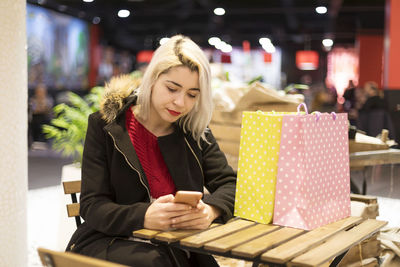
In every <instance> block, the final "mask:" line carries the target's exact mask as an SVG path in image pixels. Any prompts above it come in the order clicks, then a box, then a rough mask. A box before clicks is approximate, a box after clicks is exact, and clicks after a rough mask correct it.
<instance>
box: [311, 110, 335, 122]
mask: <svg viewBox="0 0 400 267" xmlns="http://www.w3.org/2000/svg"><path fill="white" fill-rule="evenodd" d="M311 114H315V115H316V116H317V117H316V118H315V121H316V122H318V121H319V118H320V117H321V112H319V111H314V112H313V113H311ZM331 115H332V119H333V120H336V117H337V116H336V113H335V112H333V111H332V112H331Z"/></svg>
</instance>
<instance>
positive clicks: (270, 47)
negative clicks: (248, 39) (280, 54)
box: [262, 43, 276, 54]
mask: <svg viewBox="0 0 400 267" xmlns="http://www.w3.org/2000/svg"><path fill="white" fill-rule="evenodd" d="M262 47H263V48H264V50H265V51H266V52H267V53H270V54H273V53H275V51H276V48H275V46H274V45H273V44H272V43H268V44H263V45H262Z"/></svg>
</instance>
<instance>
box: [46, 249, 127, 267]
mask: <svg viewBox="0 0 400 267" xmlns="http://www.w3.org/2000/svg"><path fill="white" fill-rule="evenodd" d="M38 253H39V257H40V260H41V261H42V264H43V266H45V267H126V265H121V264H117V263H112V262H109V261H104V260H99V259H96V258H91V257H87V256H83V255H79V254H76V253H72V252H58V251H54V250H50V249H45V248H38Z"/></svg>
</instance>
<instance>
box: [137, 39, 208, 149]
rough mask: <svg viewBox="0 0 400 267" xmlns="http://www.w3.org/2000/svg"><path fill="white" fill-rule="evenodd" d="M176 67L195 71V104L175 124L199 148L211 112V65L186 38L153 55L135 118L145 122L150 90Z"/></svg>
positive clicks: (162, 48) (162, 47)
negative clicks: (190, 136)
mask: <svg viewBox="0 0 400 267" xmlns="http://www.w3.org/2000/svg"><path fill="white" fill-rule="evenodd" d="M178 66H185V67H188V68H189V69H190V70H191V71H196V72H197V73H198V74H199V87H200V88H199V89H200V95H199V99H198V101H197V102H196V104H195V105H194V107H193V109H192V110H191V111H190V112H189V113H188V114H186V115H185V116H184V117H182V118H180V119H179V121H178V124H179V126H180V127H181V128H182V129H183V131H184V132H185V133H187V132H190V133H191V134H192V136H193V138H194V139H195V140H196V141H197V143H198V144H200V140H201V139H203V140H205V141H206V142H207V140H206V137H205V131H206V129H207V126H208V124H209V122H210V120H211V116H212V112H213V103H212V97H211V72H210V65H209V62H208V60H207V58H206V56H205V55H204V53H203V51H202V50H201V49H200V47H199V46H198V45H197V44H195V43H194V42H193V41H192V40H190V39H189V38H188V37H185V36H182V35H176V36H174V37H172V38H170V39H169V40H168V42H166V43H164V44H163V45H161V46H160V47H159V48H158V49H157V50H156V51H155V52H154V55H153V58H152V60H151V61H150V64H149V65H148V67H147V69H146V71H145V73H144V75H143V79H142V84H141V85H140V87H139V89H138V102H137V103H138V105H139V109H138V115H139V116H140V117H141V118H143V119H144V120H146V119H147V118H148V116H149V113H150V99H151V91H152V90H151V88H152V87H153V86H154V84H155V82H156V80H157V79H158V78H159V77H160V75H161V74H165V73H167V72H168V71H169V70H171V68H174V67H178Z"/></svg>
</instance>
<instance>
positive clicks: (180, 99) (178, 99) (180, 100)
mask: <svg viewBox="0 0 400 267" xmlns="http://www.w3.org/2000/svg"><path fill="white" fill-rule="evenodd" d="M174 104H175V105H177V106H180V107H183V106H184V105H185V95H184V94H178V95H176V97H175V99H174Z"/></svg>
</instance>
